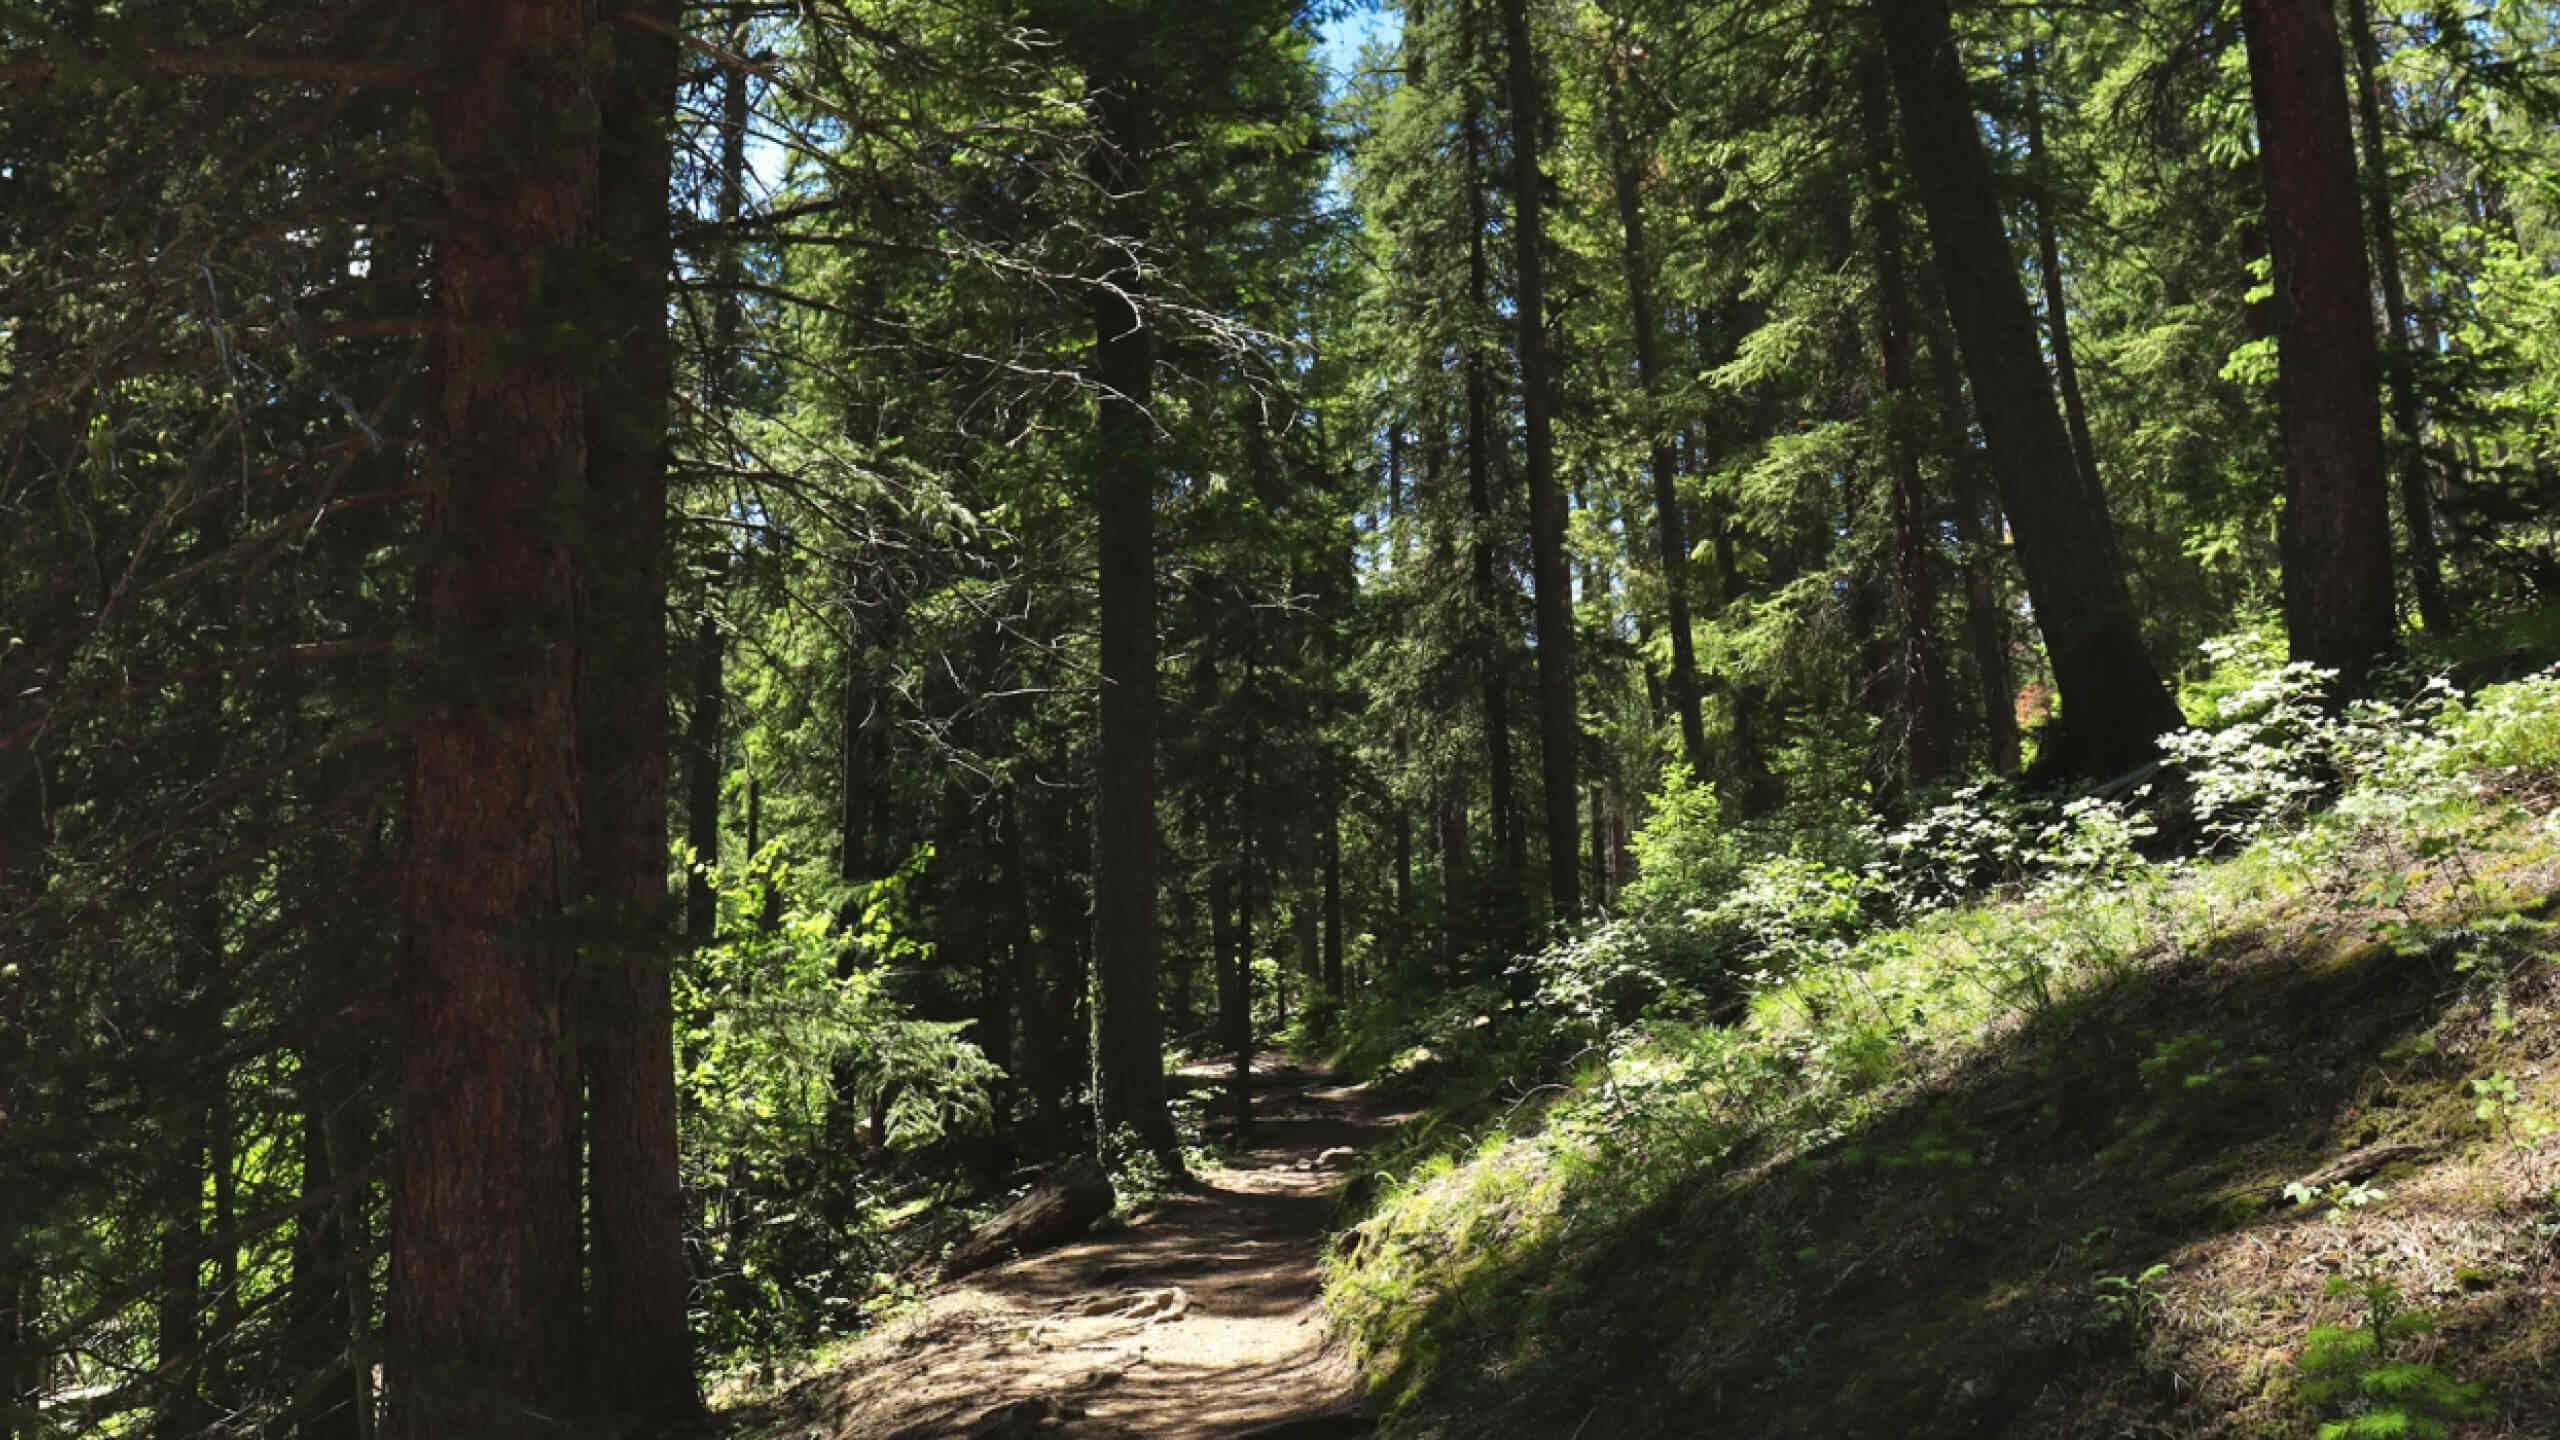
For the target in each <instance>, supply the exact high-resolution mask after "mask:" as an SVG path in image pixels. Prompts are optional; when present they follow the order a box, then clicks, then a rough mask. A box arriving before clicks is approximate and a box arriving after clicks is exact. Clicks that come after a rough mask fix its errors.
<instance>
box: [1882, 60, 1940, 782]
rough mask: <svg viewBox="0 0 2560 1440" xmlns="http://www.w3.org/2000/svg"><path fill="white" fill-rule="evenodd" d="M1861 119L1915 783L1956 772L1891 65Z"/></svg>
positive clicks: (1906, 746)
mask: <svg viewBox="0 0 2560 1440" xmlns="http://www.w3.org/2000/svg"><path fill="white" fill-rule="evenodd" d="M1862 68H1863V70H1864V72H1865V73H1864V75H1863V77H1862V78H1863V84H1862V86H1861V102H1862V103H1861V106H1860V116H1861V119H1862V120H1863V122H1864V125H1865V129H1866V140H1867V180H1868V184H1869V185H1870V186H1871V187H1872V188H1873V191H1874V194H1873V209H1874V217H1875V229H1876V348H1877V349H1878V351H1880V352H1881V354H1882V357H1883V362H1884V388H1885V394H1886V396H1887V397H1888V399H1887V405H1886V408H1885V431H1886V434H1885V445H1886V448H1887V449H1889V450H1890V451H1891V452H1892V464H1893V554H1894V571H1893V582H1894V583H1893V588H1894V598H1895V600H1896V601H1897V602H1898V603H1899V605H1900V607H1901V610H1902V663H1901V670H1902V708H1903V720H1904V724H1905V726H1906V727H1907V728H1906V729H1905V730H1904V732H1903V753H1904V759H1905V761H1906V763H1907V764H1908V765H1909V766H1910V770H1911V778H1912V779H1914V780H1918V781H1922V782H1927V781H1930V780H1935V779H1937V778H1938V777H1939V776H1941V775H1943V774H1945V773H1946V771H1947V764H1948V760H1947V744H1946V735H1945V732H1944V731H1943V730H1942V729H1941V728H1940V726H1939V723H1938V721H1939V716H1940V714H1941V707H1940V697H1941V696H1943V695H1944V694H1945V692H1946V666H1945V664H1944V662H1943V661H1942V660H1941V659H1940V658H1939V652H1938V634H1937V609H1938V599H1937V587H1936V582H1935V580H1934V579H1933V577H1932V576H1931V574H1930V570H1929V559H1930V551H1931V550H1932V549H1933V548H1934V547H1933V545H1932V543H1931V539H1930V534H1931V530H1932V528H1933V527H1931V526H1930V525H1929V524H1928V523H1927V508H1928V507H1927V500H1926V497H1925V496H1924V495H1923V494H1922V491H1921V485H1920V446H1919V444H1918V443H1917V441H1916V440H1915V439H1914V438H1913V436H1912V434H1911V430H1912V427H1913V423H1914V422H1915V421H1916V420H1917V419H1918V418H1919V417H1918V405H1919V396H1918V394H1917V393H1916V388H1917V387H1916V386H1915V385H1914V383H1913V380H1912V375H1911V289H1910V285H1909V283H1908V282H1907V280H1906V277H1905V276H1904V274H1903V268H1902V249H1903V243H1902V200H1901V197H1900V196H1899V195H1897V194H1896V193H1895V192H1894V188H1893V180H1892V169H1893V129H1892V122H1891V116H1890V111H1891V100H1890V97H1889V96H1888V95H1887V93H1886V80H1885V75H1884V67H1883V65H1882V63H1881V62H1880V61H1879V60H1870V61H1869V62H1868V63H1867V64H1866V65H1865V66H1864V67H1862Z"/></svg>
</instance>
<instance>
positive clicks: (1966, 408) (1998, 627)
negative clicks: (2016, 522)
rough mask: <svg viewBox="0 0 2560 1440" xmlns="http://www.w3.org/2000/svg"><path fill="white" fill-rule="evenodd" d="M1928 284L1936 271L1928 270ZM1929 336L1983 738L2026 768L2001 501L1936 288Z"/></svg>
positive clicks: (1999, 760)
mask: <svg viewBox="0 0 2560 1440" xmlns="http://www.w3.org/2000/svg"><path fill="white" fill-rule="evenodd" d="M1920 278H1921V279H1922V281H1923V282H1924V290H1925V282H1926V281H1927V278H1928V274H1927V272H1926V271H1925V270H1924V271H1923V272H1921V277H1920ZM1916 309H1917V313H1918V315H1919V317H1920V325H1921V329H1922V331H1923V332H1924V333H1925V334H1926V335H1927V336H1928V340H1929V374H1930V378H1931V380H1932V382H1933V383H1934V384H1935V385H1936V387H1937V392H1938V404H1937V412H1938V449H1939V451H1940V453H1941V454H1943V455H1944V456H1945V459H1946V464H1947V476H1948V479H1949V480H1950V481H1951V482H1952V488H1953V489H1954V492H1955V505H1954V510H1955V529H1956V541H1957V543H1958V544H1959V545H1961V546H1963V547H1964V564H1963V573H1964V624H1965V641H1966V644H1967V646H1968V648H1970V649H1971V650H1972V652H1973V668H1974V677H1975V679H1976V680H1977V681H1978V682H1979V685H1980V689H1981V692H1982V693H1981V700H1982V723H1983V735H1984V737H1985V739H1986V740H1987V742H1988V748H1989V749H1990V752H1991V768H1992V770H1993V772H1994V773H1996V774H2000V775H2015V774H2016V773H2018V759H2019V756H2018V703H2017V702H2018V683H2017V679H2016V677H2015V675H2014V673H2013V671H2012V669H2011V666H2010V663H2009V609H2008V606H2007V605H2006V603H2005V602H2004V601H2003V598H2002V596H2001V594H2000V582H1999V577H1998V576H1996V575H1994V574H1993V573H1992V554H1993V552H1994V550H1995V549H1996V542H1997V539H1998V536H1997V535H1996V533H1995V530H1994V525H1993V523H1992V522H1993V521H1995V520H1996V519H1997V518H1998V515H1997V512H1998V509H1999V501H1998V500H1997V499H1996V498H1995V497H1994V496H1993V495H1992V493H1991V482H1990V480H1989V479H1988V478H1986V477H1985V476H1984V475H1983V473H1982V466H1981V464H1980V452H1978V451H1977V450H1976V449H1975V448H1974V444H1973V421H1972V414H1973V411H1972V406H1971V405H1970V404H1969V403H1968V402H1967V401H1966V399H1965V393H1964V376H1963V374H1962V373H1961V371H1960V370H1959V369H1958V366H1957V363H1956V344H1955V337H1954V334H1953V332H1952V331H1951V330H1950V329H1949V328H1948V325H1947V313H1946V307H1945V305H1944V303H1943V301H1942V298H1941V297H1940V296H1938V295H1937V294H1935V293H1934V292H1930V293H1927V295H1926V298H1925V299H1924V300H1923V301H1922V303H1921V304H1920V305H1919V306H1917V307H1916Z"/></svg>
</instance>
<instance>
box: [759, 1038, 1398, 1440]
mask: <svg viewBox="0 0 2560 1440" xmlns="http://www.w3.org/2000/svg"><path fill="white" fill-rule="evenodd" d="M1225 1071H1226V1062H1224V1061H1220V1062H1217V1063H1215V1064H1213V1065H1204V1066H1200V1067H1196V1068H1194V1069H1192V1070H1187V1071H1184V1072H1182V1074H1181V1077H1180V1079H1181V1081H1182V1083H1185V1084H1189V1085H1193V1086H1208V1085H1214V1084H1219V1083H1222V1082H1223V1080H1224V1075H1225ZM1254 1092H1255V1093H1254V1132H1253V1135H1252V1144H1251V1146H1250V1147H1249V1148H1248V1149H1246V1150H1245V1151H1243V1152H1242V1153H1241V1154H1239V1155H1237V1156H1235V1157H1233V1159H1232V1160H1231V1161H1230V1163H1229V1164H1228V1165H1227V1166H1225V1167H1223V1168H1220V1169H1216V1170H1210V1171H1207V1172H1204V1173H1203V1174H1201V1175H1200V1176H1199V1177H1198V1178H1197V1182H1196V1183H1195V1184H1194V1185H1193V1186H1192V1187H1190V1188H1188V1189H1186V1190H1185V1191H1183V1192H1181V1193H1178V1194H1176V1195H1174V1196H1172V1197H1171V1198H1169V1199H1168V1200H1166V1201H1165V1202H1164V1203H1163V1204H1161V1205H1159V1206H1157V1207H1156V1208H1155V1209H1154V1210H1152V1211H1151V1212H1149V1213H1148V1215H1147V1216H1146V1217H1145V1218H1144V1219H1143V1220H1141V1221H1140V1222H1139V1223H1138V1224H1135V1225H1132V1226H1130V1227H1128V1228H1126V1229H1123V1230H1119V1231H1116V1232H1114V1233H1111V1234H1107V1235H1099V1236H1094V1237H1090V1238H1088V1239H1085V1240H1083V1241H1080V1242H1078V1243H1076V1244H1072V1245H1067V1246H1062V1247H1060V1248H1058V1249H1056V1250H1051V1251H1047V1252H1044V1253H1042V1254H1039V1255H1034V1256H1030V1257H1027V1258H1025V1259H1021V1260H1017V1261H1014V1262H1013V1263H1011V1264H1009V1265H1003V1266H999V1267H997V1268H994V1269H991V1270H987V1271H984V1272H982V1273H980V1274H977V1275H974V1276H971V1277H970V1278H969V1279H967V1280H965V1281H963V1282H961V1283H959V1284H958V1285H956V1286H954V1287H953V1288H951V1289H949V1290H946V1291H944V1292H942V1293H940V1294H938V1295H936V1296H934V1297H933V1298H932V1299H931V1300H929V1301H928V1302H926V1303H925V1304H924V1305H923V1306H921V1307H920V1308H919V1309H918V1310H917V1311H916V1312H915V1313H913V1314H911V1315H909V1316H907V1317H906V1318H904V1319H903V1320H901V1321H899V1322H898V1323H896V1324H893V1325H891V1326H889V1327H888V1328H887V1329H885V1330H884V1331H882V1333H880V1334H879V1335H877V1336H874V1337H872V1338H871V1339H869V1340H867V1341H865V1342H864V1343H863V1344H862V1345H861V1346H860V1347H858V1348H857V1349H856V1350H854V1351H853V1352H852V1353H851V1354H849V1355H848V1356H846V1357H845V1359H844V1361H843V1362H842V1363H841V1364H840V1365H839V1366H837V1368H835V1369H834V1370H833V1371H831V1372H829V1373H827V1374H824V1375H820V1376H816V1377H814V1378H812V1379H810V1380H808V1381H805V1382H803V1383H802V1384H800V1385H799V1386H797V1387H795V1388H793V1389H792V1390H791V1391H790V1392H789V1393H787V1394H786V1395H784V1396H783V1397H781V1399H780V1400H779V1401H778V1402H776V1403H775V1404H774V1405H773V1407H772V1408H771V1411H770V1418H771V1419H772V1421H773V1422H774V1423H773V1424H772V1425H771V1426H770V1427H769V1428H768V1427H767V1426H766V1425H763V1424H758V1425H756V1426H755V1430H756V1431H757V1432H758V1433H761V1434H766V1435H772V1436H789V1437H791V1440H943V1437H969V1440H1011V1437H1016V1436H1023V1437H1029V1436H1051V1435H1054V1436H1062V1437H1069V1440H1102V1437H1123V1436H1126V1437H1140V1436H1143V1437H1147V1440H1242V1437H1261V1440H1323V1437H1334V1436H1357V1435H1366V1434H1368V1433H1370V1431H1369V1427H1368V1425H1367V1424H1366V1422H1364V1421H1362V1420H1361V1419H1360V1418H1359V1417H1358V1412H1357V1408H1356V1390H1355V1384H1354V1376H1353V1373H1352V1368H1351V1365H1350V1362H1349V1360H1348V1358H1347V1357H1346V1356H1344V1355H1343V1353H1342V1352H1341V1350H1340V1348H1339V1347H1338V1346H1337V1345H1336V1344H1335V1343H1334V1341H1333V1340H1332V1338H1331V1335H1330V1331H1329V1328H1328V1327H1327V1325H1326V1324H1325V1317H1324V1310H1323V1306H1322V1303H1321V1301H1320V1299H1319V1295H1318V1291H1319V1284H1320V1277H1319V1273H1318V1267H1317V1255H1318V1250H1319V1247H1320V1246H1321V1244H1322V1243H1323V1237H1324V1230H1325V1224H1326V1221H1327V1220H1328V1218H1329V1217H1330V1216H1331V1214H1332V1211H1333V1197H1334V1193H1335V1191H1337V1190H1338V1189H1339V1188H1340V1187H1341V1185H1342V1182H1343V1179H1344V1171H1343V1169H1342V1162H1343V1161H1345V1160H1347V1159H1349V1158H1350V1152H1357V1151H1358V1150H1361V1149H1364V1148H1366V1147H1367V1146H1368V1145H1369V1144H1371V1143H1373V1142H1375V1141H1376V1140H1378V1139H1379V1138H1381V1137H1382V1136H1383V1135H1384V1134H1385V1133H1386V1132H1387V1130H1388V1129H1390V1128H1391V1127H1392V1126H1394V1125H1395V1124H1396V1123H1398V1122H1399V1121H1401V1120H1402V1119H1403V1118H1405V1117H1403V1116H1400V1115H1386V1114H1381V1113H1379V1112H1378V1111H1377V1109H1376V1108H1375V1107H1373V1105H1372V1104H1371V1100H1370V1097H1369V1095H1368V1094H1367V1092H1366V1091H1365V1090H1363V1089H1362V1088H1361V1087H1358V1086H1352V1085H1345V1084H1342V1083H1340V1081H1339V1080H1338V1079H1337V1078H1336V1077H1332V1076H1328V1075H1325V1074H1322V1073H1320V1072H1317V1071H1314V1070H1309V1069H1306V1068H1303V1067H1300V1066H1297V1065H1294V1064H1290V1063H1288V1062H1286V1061H1284V1060H1282V1059H1280V1058H1278V1057H1275V1056H1269V1055H1261V1056H1257V1057H1255V1061H1254Z"/></svg>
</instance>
